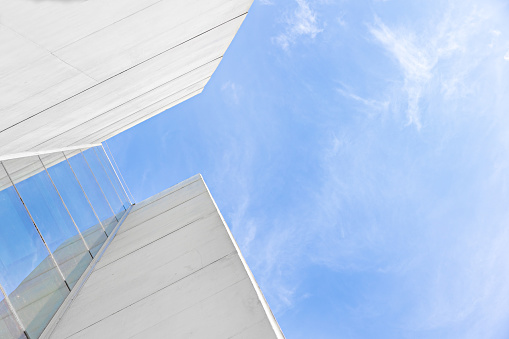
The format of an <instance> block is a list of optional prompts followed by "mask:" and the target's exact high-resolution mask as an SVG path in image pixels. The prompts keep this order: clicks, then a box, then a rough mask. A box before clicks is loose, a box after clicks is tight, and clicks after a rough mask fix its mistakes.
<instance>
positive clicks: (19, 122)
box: [0, 12, 247, 133]
mask: <svg viewBox="0 0 509 339" xmlns="http://www.w3.org/2000/svg"><path fill="white" fill-rule="evenodd" d="M245 15H247V12H245V13H243V14H240V15H237V16H236V17H234V18H231V19H229V20H226V21H225V22H223V23H221V24H219V25H217V26H214V27H212V28H210V29H208V30H206V31H203V32H201V33H200V34H197V35H195V36H194V37H192V38H189V39H187V40H186V41H183V42H181V43H179V44H177V45H175V46H173V47H170V48H168V49H167V50H164V51H162V52H160V53H158V54H156V55H154V56H152V57H150V58H148V59H145V60H143V61H142V62H139V63H137V64H136V65H134V66H131V67H129V68H127V69H125V70H123V71H122V72H119V73H117V74H115V75H113V76H111V77H109V78H107V79H104V80H103V81H101V82H98V83H97V84H95V85H93V86H90V87H89V88H87V89H85V90H83V91H80V92H78V93H76V94H74V95H71V96H70V97H68V98H66V99H64V100H62V101H60V102H58V103H56V104H53V105H51V106H49V107H47V108H45V109H43V110H42V111H40V112H37V113H35V114H33V115H31V116H29V117H27V118H25V119H23V120H21V121H18V122H17V123H15V124H13V125H11V126H9V127H7V128H4V129H3V130H1V131H0V133H2V132H4V131H6V130H8V129H10V128H12V127H14V126H17V125H19V124H21V123H22V122H25V121H27V120H29V119H31V118H33V117H34V116H36V115H39V114H41V113H43V112H45V111H47V110H49V109H50V108H53V107H55V106H58V105H60V104H61V103H63V102H66V101H68V100H70V99H72V98H74V97H76V96H78V95H80V94H81V93H83V92H86V91H88V90H89V89H91V88H94V87H96V86H98V85H100V84H102V83H104V82H106V81H108V80H110V79H112V78H114V77H116V76H118V75H120V74H122V73H125V72H128V71H129V70H130V69H133V68H135V67H137V66H139V65H141V64H144V63H146V62H147V61H149V60H152V59H154V58H157V57H158V56H160V55H161V54H164V53H166V52H168V51H170V50H172V49H174V48H176V47H178V46H181V45H183V44H185V43H187V42H189V41H191V40H193V39H195V38H197V37H199V36H201V35H203V34H205V33H208V32H210V31H213V30H214V29H216V28H218V27H220V26H222V25H224V24H226V23H228V22H230V21H233V20H235V19H237V18H240V17H242V16H245Z"/></svg>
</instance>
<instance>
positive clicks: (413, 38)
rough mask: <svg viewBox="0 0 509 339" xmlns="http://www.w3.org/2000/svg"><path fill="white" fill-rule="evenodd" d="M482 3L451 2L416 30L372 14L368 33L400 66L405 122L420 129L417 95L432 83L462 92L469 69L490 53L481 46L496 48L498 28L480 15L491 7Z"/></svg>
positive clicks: (446, 90) (420, 97)
mask: <svg viewBox="0 0 509 339" xmlns="http://www.w3.org/2000/svg"><path fill="white" fill-rule="evenodd" d="M487 7H488V8H483V9H480V8H478V7H476V6H470V5H466V6H460V5H459V4H458V3H455V2H454V3H451V4H450V7H449V8H448V9H447V10H445V11H444V13H443V15H442V16H441V17H439V18H438V19H436V18H434V19H433V20H431V21H430V22H429V23H430V24H429V25H427V26H426V28H425V29H422V30H420V31H417V30H415V29H414V28H410V27H405V26H397V27H390V25H387V24H385V23H384V22H383V21H382V19H380V18H378V17H375V20H374V23H373V24H372V25H370V26H369V31H370V33H371V34H372V36H373V37H374V38H375V39H376V40H377V41H378V43H380V44H381V45H382V46H383V47H384V48H385V50H386V51H387V52H388V53H389V55H390V56H391V57H393V58H394V59H395V60H396V62H397V63H398V65H399V67H400V69H401V70H402V73H403V82H404V83H403V92H404V93H405V95H406V113H407V123H408V124H409V125H414V126H415V127H416V128H417V129H418V130H420V129H421V127H422V124H423V123H422V114H423V108H422V107H423V106H426V104H425V103H423V100H424V101H426V98H427V97H428V95H429V94H433V95H434V93H432V92H433V90H434V89H435V88H436V85H437V84H439V85H440V86H441V91H442V93H443V94H444V95H445V96H449V97H450V96H451V95H453V94H456V95H465V92H466V91H468V90H469V89H468V88H467V87H468V82H467V81H466V79H467V77H468V76H469V74H470V72H471V71H472V70H474V69H475V68H476V67H477V66H478V65H479V64H480V63H481V62H482V61H483V59H482V58H484V57H488V55H490V54H491V53H492V52H491V51H487V50H486V51H484V52H483V49H487V47H489V48H493V47H495V48H496V49H499V48H500V44H498V45H497V44H496V42H497V40H496V38H497V37H498V36H499V35H500V31H498V30H497V29H495V28H494V27H490V23H489V21H488V20H487V19H486V18H487V17H489V16H490V15H493V13H491V12H490V11H491V10H492V9H490V8H489V6H487ZM468 9H470V10H468ZM483 54H484V55H483ZM454 99H455V98H454Z"/></svg>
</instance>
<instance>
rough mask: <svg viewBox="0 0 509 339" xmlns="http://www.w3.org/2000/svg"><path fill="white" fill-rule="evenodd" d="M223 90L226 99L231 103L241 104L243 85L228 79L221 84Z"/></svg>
mask: <svg viewBox="0 0 509 339" xmlns="http://www.w3.org/2000/svg"><path fill="white" fill-rule="evenodd" d="M221 91H222V92H223V94H224V95H225V101H226V102H227V103H229V104H235V105H238V104H239V102H240V101H239V100H240V99H239V96H240V92H241V87H240V86H239V85H237V84H236V83H234V82H232V81H227V82H225V83H224V84H223V86H221Z"/></svg>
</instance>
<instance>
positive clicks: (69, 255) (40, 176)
mask: <svg viewBox="0 0 509 339" xmlns="http://www.w3.org/2000/svg"><path fill="white" fill-rule="evenodd" d="M4 164H5V167H6V169H7V171H8V173H9V175H10V176H11V178H12V179H13V181H14V183H15V185H16V187H17V189H18V192H19V194H20V196H21V198H22V199H23V201H24V202H25V205H26V206H27V208H28V211H29V212H30V214H31V215H32V218H33V219H34V222H35V224H36V225H37V227H38V229H39V230H40V232H41V234H42V237H43V238H44V239H45V241H46V244H47V245H48V247H49V250H50V252H51V253H52V254H53V257H54V258H55V261H56V263H57V265H58V267H59V268H60V270H61V271H62V273H63V275H64V278H65V280H66V282H67V283H68V285H69V287H70V288H72V287H73V286H74V285H75V284H76V282H77V280H78V279H79V278H80V276H81V274H82V273H83V272H84V271H85V269H86V268H87V267H88V265H89V263H90V262H91V261H92V256H91V254H90V252H89V250H88V248H87V246H86V244H85V242H84V241H83V238H82V236H81V234H80V233H79V232H78V230H77V228H76V225H75V223H74V221H73V219H72V218H71V216H70V215H69V212H68V209H67V208H66V205H65V204H64V203H63V201H62V197H61V196H60V195H59V193H58V191H57V190H56V189H55V186H54V183H53V182H52V180H51V178H50V177H49V176H48V173H47V172H46V170H45V168H44V166H43V164H42V162H41V161H40V159H39V157H38V156H35V157H27V158H22V159H14V160H8V161H5V162H4ZM27 176H29V177H27Z"/></svg>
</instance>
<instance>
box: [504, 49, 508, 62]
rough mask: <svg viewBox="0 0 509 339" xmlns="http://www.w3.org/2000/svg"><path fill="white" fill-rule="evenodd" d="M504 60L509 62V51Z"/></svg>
mask: <svg viewBox="0 0 509 339" xmlns="http://www.w3.org/2000/svg"><path fill="white" fill-rule="evenodd" d="M504 59H505V60H508V61H509V51H507V53H506V54H505V55H504Z"/></svg>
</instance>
